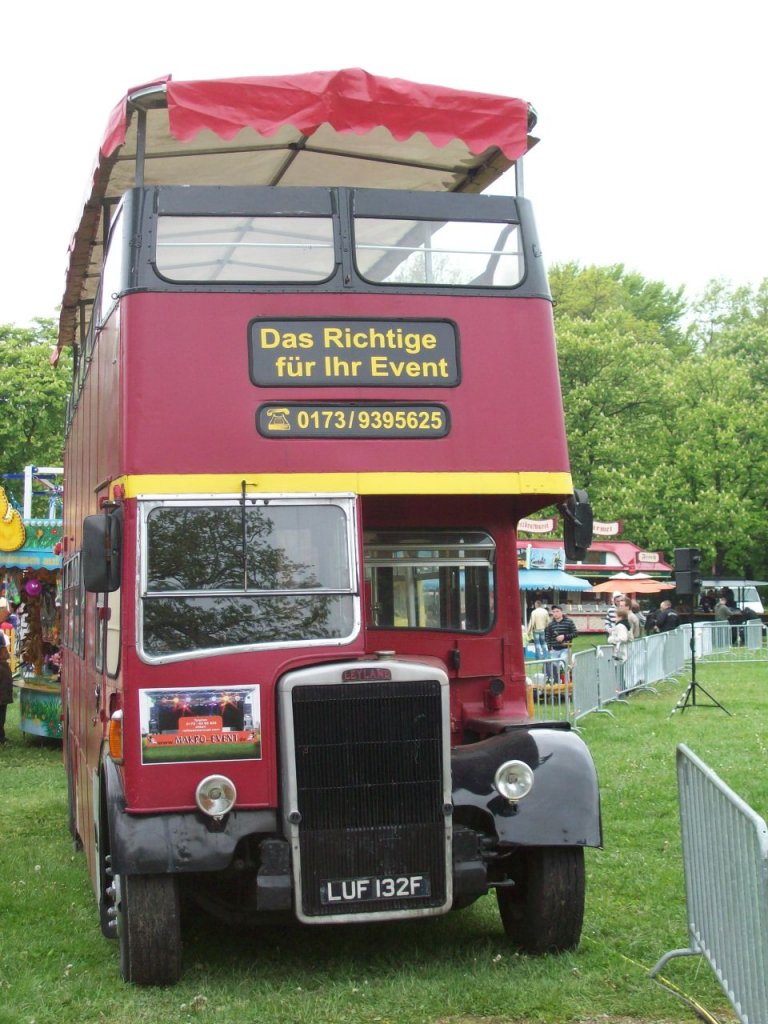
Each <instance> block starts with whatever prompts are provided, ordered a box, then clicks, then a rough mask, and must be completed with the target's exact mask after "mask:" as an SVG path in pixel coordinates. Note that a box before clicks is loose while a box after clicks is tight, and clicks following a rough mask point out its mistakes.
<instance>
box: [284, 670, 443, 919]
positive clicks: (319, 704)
mask: <svg viewBox="0 0 768 1024" xmlns="http://www.w3.org/2000/svg"><path fill="white" fill-rule="evenodd" d="M292 699H293V720H294V749H295V771H296V790H297V795H298V808H299V811H300V813H301V826H300V854H301V882H302V909H303V911H304V913H305V914H306V915H307V916H323V915H332V914H339V913H344V914H349V913H353V914H354V913H366V914H369V913H376V912H377V911H395V910H396V911H402V910H409V909H411V910H423V909H424V908H425V907H437V906H441V905H443V904H444V903H445V899H446V878H445V827H446V826H445V816H444V813H443V736H442V709H441V689H440V684H439V683H438V682H437V681H433V680H419V681H407V682H372V683H360V682H355V683H349V684H346V683H339V684H335V683H334V684H325V685H315V684H312V685H306V686H297V687H295V688H294V690H293V695H292ZM414 877H419V878H422V879H427V880H428V881H427V883H426V884H425V885H424V888H425V889H426V890H428V891H424V892H419V893H417V894H415V895H414V894H413V892H412V893H410V894H409V895H407V896H403V897H399V896H395V897H393V898H386V899H375V898H372V896H371V893H372V892H373V890H374V886H375V884H376V883H375V881H372V882H371V884H370V885H369V886H367V889H368V891H367V892H366V898H365V899H360V900H355V899H350V898H344V899H343V900H340V901H337V902H336V903H329V902H328V899H327V894H328V892H329V888H328V886H329V883H330V884H331V887H332V891H336V892H337V893H340V892H342V891H347V892H352V891H354V886H353V883H354V882H355V880H357V881H358V884H359V880H361V879H363V880H376V879H379V880H381V879H388V880H391V879H398V880H402V879H413V878H414ZM345 882H347V883H348V885H347V886H346V888H345V889H344V890H342V884H343V883H345ZM379 884H381V883H379ZM385 884H386V885H390V886H391V882H386V883H385ZM400 884H401V885H406V883H405V882H402V881H401V882H400ZM334 886H335V889H334V888H333V887H334ZM364 888H365V886H364Z"/></svg>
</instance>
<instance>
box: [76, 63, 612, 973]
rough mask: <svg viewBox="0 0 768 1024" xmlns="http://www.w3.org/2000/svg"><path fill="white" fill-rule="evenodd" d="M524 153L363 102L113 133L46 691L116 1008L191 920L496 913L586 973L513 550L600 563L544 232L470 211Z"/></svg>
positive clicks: (385, 87)
mask: <svg viewBox="0 0 768 1024" xmlns="http://www.w3.org/2000/svg"><path fill="white" fill-rule="evenodd" d="M533 123H534V117H533V114H532V111H531V108H530V107H529V105H528V104H527V103H525V102H523V101H520V100H516V99H506V98H503V97H497V96H489V95H485V94H478V93H465V92H459V91H456V90H450V89H443V88H438V87H434V86H424V85H415V84H413V83H407V82H402V81H399V80H391V79H381V78H375V77H373V76H370V75H367V74H365V73H363V72H361V71H351V70H350V71H343V72H338V73H329V74H309V75H300V76H295V77H292V78H276V79H237V80H231V81H218V82H186V83H177V82H173V81H171V80H163V81H160V82H155V83H150V84H149V85H146V86H143V87H141V88H137V89H134V90H132V91H131V92H130V93H129V94H128V95H127V97H126V98H125V99H124V100H123V101H122V102H121V103H120V104H119V105H118V106H117V108H116V109H115V112H114V114H113V116H112V118H111V121H110V125H109V129H108V132H107V134H106V137H105V140H104V143H103V145H102V147H101V149H100V153H99V159H98V162H97V165H96V169H95V172H94V176H93V183H92V191H91V195H90V197H89V199H88V201H87V203H86V205H85V207H84V211H83V216H82V220H81V222H80V225H79V227H78V229H77V231H76V234H75V236H74V239H73V242H72V246H71V251H70V263H69V272H68V277H67V282H66V290H65V294H64V299H63V304H62V312H61V324H60V345H72V346H74V348H75V354H76V359H75V373H74V379H73V391H72V398H71V402H70V406H69V409H68V425H67V442H66V454H65V520H64V537H65V540H64V570H63V572H64V608H63V630H62V633H63V644H64V653H63V665H62V684H63V702H64V713H65V720H66V721H65V742H64V746H65V763H66V768H67V772H68V783H69V807H70V828H71V831H72V834H73V836H74V837H75V839H76V841H78V842H79V843H80V844H82V846H83V847H84V849H85V853H86V857H87V861H88V866H89V869H90V874H91V878H92V882H93V886H94V890H95V892H96V894H97V897H98V901H99V907H100V916H101V925H102V929H103V931H104V934H105V935H107V936H113V937H114V936H116V937H117V938H118V939H119V943H120V952H121V958H120V959H121V969H122V974H123V977H124V978H125V979H126V980H129V981H134V982H137V983H140V984H167V983H169V982H173V981H175V980H176V979H177V978H178V977H179V975H180V972H181V968H182V930H181V925H180V912H179V906H180V897H181V895H182V894H183V893H185V892H186V891H189V892H190V893H191V894H193V896H194V898H195V899H197V900H198V901H199V902H200V903H201V904H202V905H203V906H204V907H206V908H208V909H209V910H211V911H212V912H214V913H218V914H222V915H225V916H226V917H227V919H229V920H233V921H234V920H242V921H247V922H250V921H253V920H255V919H258V917H259V915H261V914H266V913H268V914H274V913H281V912H282V913H284V914H286V915H292V916H293V917H295V918H297V919H298V920H300V921H302V922H304V923H306V924H308V925H328V924H333V923H350V922H358V921H376V920H386V919H391V918H409V917H419V918H420V917H425V916H430V915H439V914H443V913H445V912H447V911H449V910H451V909H452V908H459V907H465V906H467V905H468V904H470V903H472V902H473V901H474V900H476V899H478V898H480V897H482V896H485V895H486V894H487V893H488V892H489V891H490V890H495V892H496V896H497V898H498V904H499V909H500V914H501V920H502V922H503V926H504V928H505V930H506V932H507V934H508V935H509V937H510V939H511V941H512V942H514V943H515V944H517V945H518V946H520V947H521V948H523V949H525V950H529V951H532V952H545V951H549V950H555V951H556V950H562V949H568V948H572V947H573V946H575V945H576V944H577V942H578V940H579V936H580V931H581V924H582V915H583V907H584V848H585V847H587V846H597V845H599V844H600V842H601V827H600V810H599V796H598V786H597V780H596V776H595V771H594V767H593V764H592V761H591V758H590V756H589V753H588V751H587V749H586V747H585V746H584V744H583V743H582V741H581V740H580V739H579V738H578V737H577V736H576V735H575V733H573V732H571V731H569V730H568V728H567V726H564V725H563V724H562V723H551V724H542V723H540V722H534V721H533V719H532V716H531V714H530V712H529V706H528V702H527V691H526V680H525V672H524V661H523V649H522V631H521V608H520V596H519V592H518V578H517V558H516V530H515V528H516V523H517V521H518V519H519V518H521V517H523V516H529V515H530V514H531V513H533V512H535V511H536V510H537V509H540V508H543V507H545V506H548V505H551V504H552V503H553V502H555V503H560V504H562V506H563V508H564V509H565V510H566V512H568V513H569V514H570V522H571V528H572V529H571V533H572V534H573V543H576V544H578V543H584V541H583V539H580V538H579V537H578V532H579V531H578V527H579V523H581V524H582V526H583V525H585V522H586V519H588V506H586V505H585V504H584V501H583V500H582V499H583V495H581V494H579V492H576V495H575V496H574V491H573V486H572V481H571V476H570V471H569V464H568V454H567V447H566V438H565V431H564V424H563V410H562V403H561V396H560V389H559V379H558V370H557V360H556V351H555V342H554V335H553V326H552V315H551V300H550V296H549V292H548V287H547V281H546V275H545V270H544V266H543V262H542V258H541V253H540V251H539V246H538V241H537V238H536V232H535V228H534V223H533V219H532V215H531V210H530V207H529V204H528V203H527V201H526V200H525V199H524V198H522V197H521V196H520V195H514V196H500V195H488V194H481V193H482V190H483V189H484V188H485V187H486V186H488V185H489V184H490V183H491V182H493V181H494V180H496V178H498V177H499V175H500V174H502V173H503V172H504V171H507V170H509V169H510V168H512V167H513V166H515V167H516V168H517V171H518V174H517V181H518V182H519V181H520V179H521V175H520V170H521V160H522V157H523V155H524V154H525V153H526V151H527V150H528V148H529V146H530V143H531V139H530V137H529V131H530V129H531V128H532V125H533ZM518 191H519V190H518ZM541 423H545V424H546V430H544V431H542V430H541V429H539V428H540V424H541ZM534 430H535V442H534V440H533V436H534ZM576 498H579V499H580V500H579V501H577V500H576ZM582 513H584V514H583V515H582Z"/></svg>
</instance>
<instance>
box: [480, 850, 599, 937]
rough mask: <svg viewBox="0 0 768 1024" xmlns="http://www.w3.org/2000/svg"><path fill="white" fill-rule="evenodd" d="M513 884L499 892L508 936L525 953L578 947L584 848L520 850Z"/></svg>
mask: <svg viewBox="0 0 768 1024" xmlns="http://www.w3.org/2000/svg"><path fill="white" fill-rule="evenodd" d="M511 878H512V880H514V885H509V886H504V887H503V888H498V889H497V890H496V899H497V901H498V904H499V914H500V915H501V921H502V924H503V925H504V931H505V932H506V934H507V937H508V938H509V939H510V941H511V942H513V943H514V944H515V945H516V946H518V947H519V948H520V949H522V950H523V951H524V952H526V953H534V954H541V953H562V952H563V951H564V950H567V949H575V948H576V946H578V944H579V939H580V938H581V926H582V923H583V920H584V894H585V889H586V884H585V876H584V849H583V847H580V846H543V847H528V848H521V849H519V850H517V851H515V853H514V854H513V867H512V871H511Z"/></svg>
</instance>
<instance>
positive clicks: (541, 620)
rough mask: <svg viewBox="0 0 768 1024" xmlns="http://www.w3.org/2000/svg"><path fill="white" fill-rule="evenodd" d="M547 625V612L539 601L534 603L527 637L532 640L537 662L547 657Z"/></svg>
mask: <svg viewBox="0 0 768 1024" xmlns="http://www.w3.org/2000/svg"><path fill="white" fill-rule="evenodd" d="M548 625H549V612H548V611H547V609H546V608H545V607H544V605H543V604H542V603H541V601H535V602H534V604H533V611H532V612H531V617H530V619H529V620H528V636H529V637H531V639H532V640H533V647H534V651H535V652H536V657H537V659H539V660H543V659H544V658H546V656H547V641H546V636H545V633H546V629H547V626H548Z"/></svg>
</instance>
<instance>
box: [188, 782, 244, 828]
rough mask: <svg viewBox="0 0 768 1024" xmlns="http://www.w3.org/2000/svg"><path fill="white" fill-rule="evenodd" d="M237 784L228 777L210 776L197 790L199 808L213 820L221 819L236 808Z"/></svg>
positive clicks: (196, 798) (196, 796) (196, 797)
mask: <svg viewBox="0 0 768 1024" xmlns="http://www.w3.org/2000/svg"><path fill="white" fill-rule="evenodd" d="M236 799H237V790H236V789H235V784H234V782H232V781H231V780H230V779H228V778H227V777H226V775H208V776H206V777H205V778H204V779H203V781H202V782H201V783H200V784H199V785H198V787H197V789H196V790H195V800H196V802H197V806H198V807H199V808H200V810H201V811H202V812H203V814H207V815H209V816H210V817H211V818H221V817H223V816H224V815H225V814H227V812H228V811H231V810H232V808H233V807H234V804H235V800H236Z"/></svg>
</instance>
